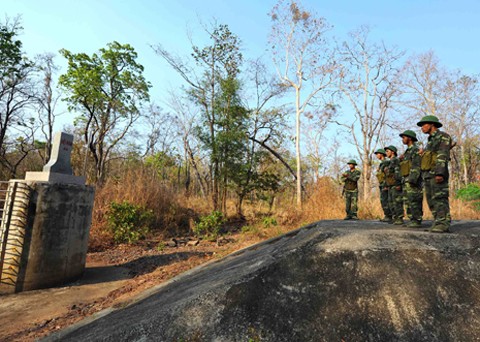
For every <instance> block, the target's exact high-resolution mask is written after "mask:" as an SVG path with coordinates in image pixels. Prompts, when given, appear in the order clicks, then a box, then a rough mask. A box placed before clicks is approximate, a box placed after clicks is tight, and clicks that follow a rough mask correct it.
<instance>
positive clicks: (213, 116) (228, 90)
mask: <svg viewBox="0 0 480 342" xmlns="http://www.w3.org/2000/svg"><path fill="white" fill-rule="evenodd" d="M206 32H207V34H208V37H209V39H210V41H211V44H210V45H207V46H205V47H198V46H196V45H193V46H192V49H193V52H192V58H193V61H192V62H193V63H190V64H193V65H194V66H193V65H189V63H188V62H185V61H183V60H182V58H180V57H178V56H173V55H172V54H171V53H169V52H168V51H167V50H166V49H164V48H163V47H162V46H160V45H159V46H157V47H155V48H154V49H155V51H156V52H157V54H158V55H160V56H161V57H162V58H163V59H165V61H167V63H168V64H169V65H170V66H171V67H172V68H173V69H174V70H175V71H177V72H178V73H179V75H180V76H182V78H183V79H184V80H185V82H186V83H187V84H188V88H187V89H186V92H187V93H188V95H189V98H190V100H191V101H192V102H193V103H195V104H196V105H197V106H199V108H200V113H201V125H199V126H198V129H197V133H198V135H199V138H200V139H201V140H202V142H203V146H204V148H205V149H206V150H208V151H209V158H210V162H209V186H208V189H209V192H210V193H211V196H212V203H213V207H214V209H215V210H219V209H220V208H221V206H222V202H223V201H222V196H223V195H222V194H225V189H226V188H225V185H226V179H225V177H226V172H225V168H224V167H226V166H227V165H229V162H228V161H226V160H225V159H222V158H225V157H226V156H227V155H231V151H233V150H234V148H233V145H234V144H235V142H234V141H233V140H232V139H233V138H234V136H236V135H237V133H236V132H237V128H238V127H239V126H241V124H232V122H233V121H235V120H236V119H239V118H240V117H242V113H241V111H242V110H241V109H240V108H239V106H238V89H239V82H238V75H239V73H240V66H241V64H242V61H243V56H242V54H241V52H240V40H239V38H238V37H237V36H236V35H234V34H233V33H232V32H231V31H230V29H229V27H228V26H227V25H214V27H213V29H212V30H211V31H210V30H206ZM219 135H220V136H219ZM226 141H228V144H227V143H226ZM222 148H227V150H221V149H222ZM223 198H224V196H223Z"/></svg>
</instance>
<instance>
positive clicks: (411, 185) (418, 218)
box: [400, 129, 423, 228]
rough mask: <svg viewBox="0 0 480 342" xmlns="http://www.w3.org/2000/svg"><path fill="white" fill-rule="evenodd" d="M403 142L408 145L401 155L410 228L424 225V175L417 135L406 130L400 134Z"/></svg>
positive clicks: (404, 196)
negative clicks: (422, 173)
mask: <svg viewBox="0 0 480 342" xmlns="http://www.w3.org/2000/svg"><path fill="white" fill-rule="evenodd" d="M400 137H401V138H402V143H403V144H404V145H407V150H406V151H405V153H404V154H403V156H402V157H400V160H401V161H400V173H401V175H402V186H403V199H404V203H405V209H406V212H407V216H408V218H409V219H410V223H409V224H408V225H407V227H409V228H421V227H422V216H423V209H422V202H423V189H422V175H421V170H420V161H421V157H420V153H419V148H418V145H417V144H416V142H417V141H418V139H417V135H416V134H415V132H413V131H411V130H408V129H407V130H406V131H405V132H403V133H401V134H400Z"/></svg>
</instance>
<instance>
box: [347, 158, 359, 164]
mask: <svg viewBox="0 0 480 342" xmlns="http://www.w3.org/2000/svg"><path fill="white" fill-rule="evenodd" d="M347 164H353V165H357V162H356V161H355V160H353V159H350V160H349V161H348V163H347Z"/></svg>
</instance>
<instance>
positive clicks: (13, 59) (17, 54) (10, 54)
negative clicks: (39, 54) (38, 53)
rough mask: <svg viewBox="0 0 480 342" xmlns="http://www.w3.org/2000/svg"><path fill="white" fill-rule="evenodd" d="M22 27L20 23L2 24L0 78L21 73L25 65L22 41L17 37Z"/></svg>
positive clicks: (0, 29)
mask: <svg viewBox="0 0 480 342" xmlns="http://www.w3.org/2000/svg"><path fill="white" fill-rule="evenodd" d="M21 30H22V28H21V27H20V26H18V25H13V26H12V25H4V24H0V78H1V79H3V78H4V77H8V78H10V77H12V76H14V75H16V76H17V77H18V76H19V75H18V74H19V73H21V71H22V69H23V67H24V66H25V61H24V59H23V57H22V42H21V41H20V40H17V39H16V38H15V37H16V36H17V35H18V34H19V32H20V31H21Z"/></svg>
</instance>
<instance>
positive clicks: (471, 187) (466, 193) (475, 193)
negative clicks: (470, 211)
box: [457, 183, 480, 201]
mask: <svg viewBox="0 0 480 342" xmlns="http://www.w3.org/2000/svg"><path fill="white" fill-rule="evenodd" d="M457 197H458V198H460V199H462V200H464V201H476V200H480V186H479V185H478V184H477V183H470V184H468V185H467V186H466V187H464V188H461V189H458V190H457Z"/></svg>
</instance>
